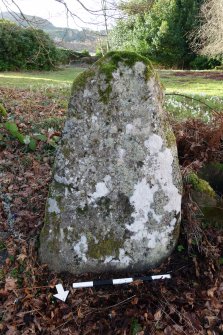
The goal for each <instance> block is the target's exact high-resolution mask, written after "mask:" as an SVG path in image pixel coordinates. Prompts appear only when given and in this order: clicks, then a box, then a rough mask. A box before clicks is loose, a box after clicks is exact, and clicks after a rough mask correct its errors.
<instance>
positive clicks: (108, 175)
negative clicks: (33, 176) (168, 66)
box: [40, 52, 182, 274]
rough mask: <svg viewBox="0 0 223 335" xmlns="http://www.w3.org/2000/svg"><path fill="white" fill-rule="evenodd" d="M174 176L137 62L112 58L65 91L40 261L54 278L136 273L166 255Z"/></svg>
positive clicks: (176, 191)
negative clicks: (64, 114)
mask: <svg viewBox="0 0 223 335" xmlns="http://www.w3.org/2000/svg"><path fill="white" fill-rule="evenodd" d="M181 193H182V185H181V175H180V169H179V165H178V159H177V150H176V142H175V138H174V134H173V132H172V130H171V128H170V126H169V124H168V120H167V117H166V115H165V113H164V110H163V109H162V90H161V87H160V85H159V82H158V80H157V77H156V75H155V73H154V71H153V69H152V66H151V64H150V62H149V60H147V59H146V58H144V57H142V56H140V55H137V54H136V53H131V52H111V53H108V54H107V55H106V56H105V57H103V58H102V59H101V60H99V61H98V62H97V63H96V64H94V65H93V66H92V67H91V68H90V69H89V70H88V71H86V72H84V73H83V74H81V75H80V76H79V77H78V78H77V79H76V80H75V82H74V85H73V93H72V97H71V100H70V104H69V110H68V119H67V121H66V124H65V128H64V131H63V137H62V141H61V145H60V146H59V147H58V150H57V156H56V159H55V166H54V173H53V181H52V184H51V186H50V192H49V198H48V201H47V205H46V216H45V225H44V228H43V230H42V233H41V238H40V257H41V260H42V261H43V262H46V263H48V264H49V266H50V268H52V269H53V270H56V271H70V272H73V273H75V274H77V273H83V272H105V271H122V270H123V271H126V270H130V271H141V270H142V271H144V270H145V269H148V267H154V266H155V265H157V264H158V263H160V262H161V260H163V259H164V258H166V257H167V256H168V255H169V254H170V252H171V251H172V250H173V248H174V246H175V244H176V241H177V237H178V234H179V218H180V210H181Z"/></svg>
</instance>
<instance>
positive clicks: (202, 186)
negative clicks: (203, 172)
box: [187, 172, 216, 198]
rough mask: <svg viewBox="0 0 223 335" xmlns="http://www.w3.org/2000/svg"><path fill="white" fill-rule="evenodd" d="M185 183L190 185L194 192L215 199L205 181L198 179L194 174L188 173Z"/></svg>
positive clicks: (214, 194)
mask: <svg viewBox="0 0 223 335" xmlns="http://www.w3.org/2000/svg"><path fill="white" fill-rule="evenodd" d="M187 182H188V183H189V184H191V185H192V187H193V189H194V190H195V191H198V192H201V193H206V194H208V195H209V196H210V197H213V198H215V197H216V193H215V191H214V190H213V188H212V187H211V186H210V184H209V183H208V182H207V181H206V180H204V179H201V178H199V177H198V176H197V175H196V173H194V172H192V173H190V174H189V175H188V176H187Z"/></svg>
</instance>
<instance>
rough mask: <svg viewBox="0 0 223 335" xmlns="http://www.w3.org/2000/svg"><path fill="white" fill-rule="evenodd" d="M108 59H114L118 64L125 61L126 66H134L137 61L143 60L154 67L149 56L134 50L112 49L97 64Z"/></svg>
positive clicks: (113, 61)
mask: <svg viewBox="0 0 223 335" xmlns="http://www.w3.org/2000/svg"><path fill="white" fill-rule="evenodd" d="M107 60H109V61H112V63H113V64H115V65H116V66H118V64H119V63H124V64H125V65H126V66H129V67H132V66H133V65H134V64H135V63H136V62H142V63H144V64H145V65H149V66H151V67H152V64H151V62H150V60H149V59H148V58H146V57H144V56H141V55H140V54H138V53H136V52H132V51H110V52H108V53H107V54H106V55H105V56H104V57H102V58H101V59H99V60H98V61H97V62H96V63H95V65H97V64H100V63H102V62H106V61H107Z"/></svg>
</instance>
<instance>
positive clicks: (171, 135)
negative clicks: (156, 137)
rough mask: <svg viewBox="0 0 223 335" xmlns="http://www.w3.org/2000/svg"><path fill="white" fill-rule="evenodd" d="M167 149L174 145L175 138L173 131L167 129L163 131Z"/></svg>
mask: <svg viewBox="0 0 223 335" xmlns="http://www.w3.org/2000/svg"><path fill="white" fill-rule="evenodd" d="M165 136H166V142H167V147H168V148H171V147H172V146H175V145H176V138H175V135H174V133H173V131H172V130H171V129H170V128H169V129H166V131H165Z"/></svg>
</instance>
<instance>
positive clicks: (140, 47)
mask: <svg viewBox="0 0 223 335" xmlns="http://www.w3.org/2000/svg"><path fill="white" fill-rule="evenodd" d="M144 2H146V1H144ZM131 3H132V1H131ZM200 3H201V0H156V1H155V2H154V4H153V7H152V8H151V10H149V11H147V12H145V13H140V14H136V15H130V16H129V17H128V18H127V19H123V20H120V21H119V22H118V23H117V26H116V27H115V29H114V30H113V31H112V33H111V41H112V45H113V48H114V49H126V50H132V51H137V52H139V53H141V54H144V55H147V56H148V57H149V58H150V59H151V60H154V61H156V62H159V63H161V64H163V65H165V66H169V67H175V68H186V67H188V66H189V64H190V62H191V61H193V59H194V58H195V54H194V53H193V52H192V51H191V49H190V45H189V41H188V34H189V32H190V31H191V30H192V29H194V28H195V27H196V25H197V24H198V19H197V15H198V11H199V7H200Z"/></svg>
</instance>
